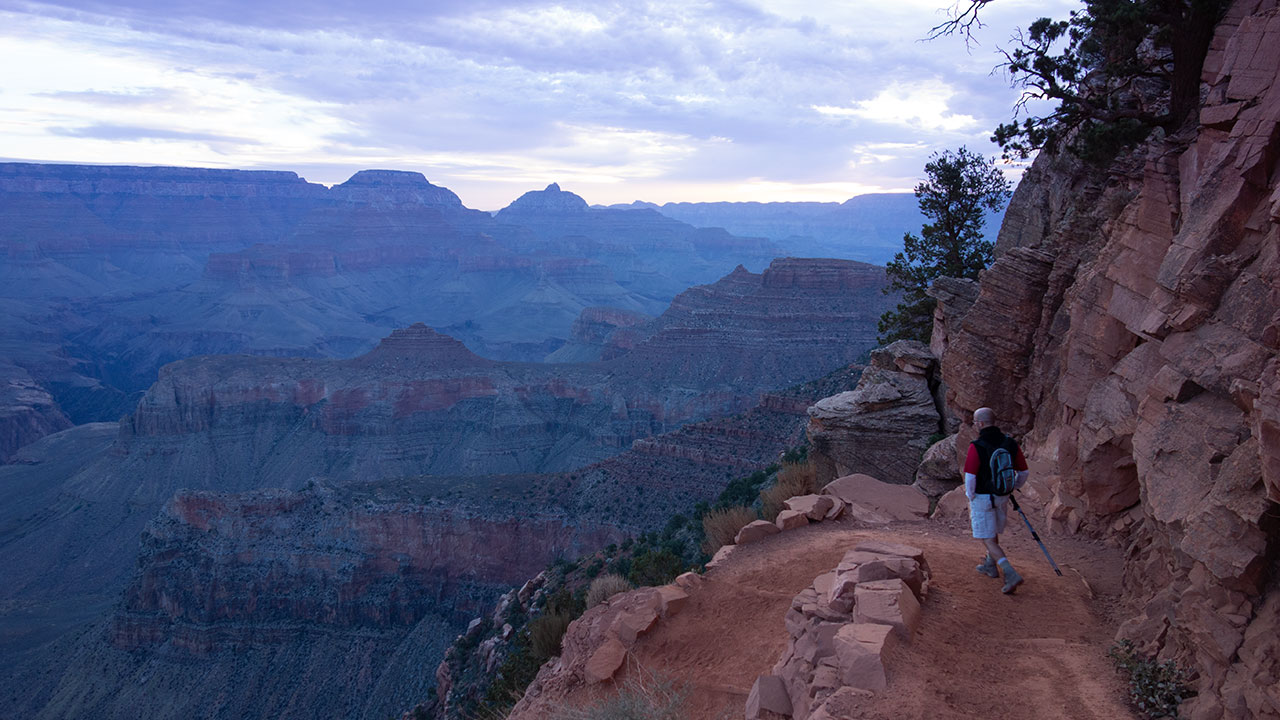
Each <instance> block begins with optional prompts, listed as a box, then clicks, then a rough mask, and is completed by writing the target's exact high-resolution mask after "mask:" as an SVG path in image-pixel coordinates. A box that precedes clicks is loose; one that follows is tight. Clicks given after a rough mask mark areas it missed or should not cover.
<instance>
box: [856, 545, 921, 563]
mask: <svg viewBox="0 0 1280 720" xmlns="http://www.w3.org/2000/svg"><path fill="white" fill-rule="evenodd" d="M853 550H854V552H865V553H873V554H876V555H897V556H898V557H905V558H911V559H912V560H915V561H916V562H917V563H919V564H920V566H921V567H924V568H927V567H928V566H929V564H928V563H927V562H926V561H925V559H924V551H923V550H921V549H920V548H918V547H916V546H915V545H907V544H905V543H895V542H888V541H885V540H863V541H862V542H860V543H858V544H857V545H855V546H853Z"/></svg>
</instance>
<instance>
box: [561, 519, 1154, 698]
mask: <svg viewBox="0 0 1280 720" xmlns="http://www.w3.org/2000/svg"><path fill="white" fill-rule="evenodd" d="M1016 519H1017V516H1016V515H1015V516H1014V517H1012V518H1010V521H1011V523H1012V521H1014V520H1016ZM1010 529H1011V531H1012V532H1011V533H1008V534H1006V536H1005V538H1003V543H1002V544H1003V545H1004V547H1005V549H1006V551H1008V552H1009V555H1010V559H1011V560H1012V561H1013V562H1014V563H1015V565H1016V566H1017V567H1018V569H1019V571H1020V572H1021V573H1022V574H1023V575H1024V576H1025V577H1026V580H1027V582H1026V584H1025V585H1024V586H1023V587H1022V588H1020V589H1019V591H1018V593H1017V594H1016V595H1013V596H1005V595H1002V594H1001V593H1000V582H999V581H998V580H993V579H991V578H987V577H985V576H982V575H979V574H978V573H977V572H975V571H974V569H973V568H974V565H975V563H976V562H977V560H978V559H979V558H980V556H981V554H982V551H981V548H980V546H979V545H978V543H977V542H976V541H974V540H973V539H972V538H970V537H969V536H968V533H967V527H961V526H960V525H958V524H944V523H938V522H924V523H915V524H909V525H898V526H895V527H893V528H892V529H874V528H870V529H869V528H865V527H855V526H854V525H853V524H851V523H839V522H835V523H833V522H828V523H823V524H820V525H811V526H809V527H807V528H803V529H800V530H794V531H791V532H786V533H782V534H780V535H775V536H773V537H771V538H768V539H766V540H764V541H761V542H759V543H755V544H751V545H745V546H743V547H741V548H739V549H738V550H737V551H736V554H735V555H734V556H733V557H732V558H731V559H730V561H729V563H727V564H726V565H724V566H722V567H719V568H717V569H716V570H714V571H712V572H711V573H709V574H708V575H707V582H706V583H705V584H704V585H703V586H702V587H701V588H699V589H698V590H697V591H696V592H695V593H694V594H693V596H692V597H691V598H690V602H689V604H688V606H686V608H685V609H684V610H683V611H682V612H681V613H680V614H678V615H676V616H675V617H672V618H669V619H666V620H663V621H662V622H660V623H659V624H658V626H657V627H656V628H654V630H653V631H651V632H650V633H648V634H647V635H645V636H643V637H642V638H641V639H640V640H639V642H638V643H637V644H636V646H635V648H634V657H633V658H632V660H631V663H632V664H630V665H629V667H628V668H627V669H626V670H624V671H623V672H622V673H620V674H619V676H618V678H617V680H618V682H625V681H626V678H627V677H628V676H636V675H637V674H638V673H641V672H644V673H648V672H656V673H660V674H662V675H665V676H666V677H669V678H672V679H673V680H675V681H677V682H684V683H687V685H688V687H689V688H690V689H691V698H690V705H691V707H690V712H689V717H690V718H691V719H698V720H701V719H704V718H705V719H707V720H711V719H713V718H716V719H718V718H741V717H742V712H743V706H744V704H745V701H746V696H747V693H748V692H749V691H750V689H751V685H752V683H753V682H754V681H755V679H756V677H757V676H758V675H762V674H767V673H769V672H770V670H771V668H772V667H773V665H774V663H775V662H777V660H778V658H779V656H780V655H781V654H782V652H783V651H784V650H785V648H786V643H787V639H788V636H787V632H786V629H785V628H784V626H783V616H784V614H785V612H786V610H787V608H788V607H789V606H790V603H791V598H792V597H793V596H794V595H795V594H796V593H797V592H799V591H800V590H802V589H804V588H805V587H806V586H808V585H809V584H810V583H811V582H812V581H813V579H814V577H816V576H817V575H820V574H821V573H823V572H826V571H827V570H830V569H831V568H833V567H835V565H836V564H837V563H838V562H839V561H840V558H841V557H842V556H843V555H844V553H845V551H847V550H849V549H851V548H852V547H853V546H854V545H855V544H856V543H857V542H859V541H860V540H862V539H868V538H876V539H884V540H891V541H895V542H904V543H908V544H912V545H915V546H917V547H920V548H922V549H923V550H924V552H925V557H926V559H927V560H928V562H929V565H930V567H931V569H932V571H933V581H932V583H931V586H930V591H929V597H928V599H927V600H926V602H925V603H924V614H923V617H922V621H921V623H920V628H919V630H918V632H917V633H916V636H915V637H914V639H913V641H912V642H911V643H910V644H909V645H904V646H901V647H899V648H897V649H896V650H894V651H893V652H892V654H890V655H889V656H888V662H887V667H888V672H889V686H888V688H887V689H886V690H885V691H884V692H882V693H880V694H878V695H876V696H875V697H873V698H870V699H867V700H863V701H861V704H860V705H859V706H858V707H856V708H850V709H849V710H850V712H849V715H850V717H859V718H876V719H881V718H883V719H884V720H888V719H889V718H893V719H895V720H896V719H899V718H930V719H931V720H941V719H945V718H1044V719H1045V720H1058V719H1061V720H1068V719H1070V720H1082V719H1088V718H1097V719H1098V720H1103V719H1106V720H1112V719H1114V718H1131V717H1136V716H1135V715H1134V714H1133V713H1132V712H1131V711H1130V710H1129V709H1128V707H1127V705H1126V703H1125V698H1124V689H1123V683H1122V681H1121V679H1120V677H1119V676H1118V675H1117V674H1116V673H1115V671H1114V670H1113V669H1112V666H1111V664H1110V661H1109V660H1107V658H1106V651H1107V648H1108V647H1109V646H1110V644H1111V642H1112V638H1113V636H1114V632H1115V624H1114V621H1113V620H1112V619H1111V618H1112V617H1113V616H1114V614H1115V603H1116V598H1117V596H1118V594H1119V591H1120V569H1121V567H1122V558H1121V556H1120V554H1119V552H1118V551H1116V550H1113V549H1109V548H1105V547H1103V546H1100V545H1096V544H1093V543H1090V542H1087V541H1082V540H1078V539H1074V538H1050V540H1049V543H1050V548H1051V552H1053V553H1054V558H1055V559H1056V560H1057V561H1058V563H1059V565H1060V566H1061V567H1062V568H1063V572H1064V577H1061V578H1059V577H1056V576H1055V575H1054V574H1053V571H1052V569H1051V568H1050V567H1049V565H1048V563H1047V562H1046V561H1045V559H1044V556H1043V555H1041V553H1040V550H1039V548H1038V547H1037V546H1036V545H1035V543H1034V541H1032V539H1031V538H1030V536H1029V535H1028V533H1027V532H1026V528H1025V527H1024V526H1021V525H1020V526H1019V527H1017V528H1013V527H1012V525H1011V526H1010ZM1082 577H1083V578H1084V579H1087V582H1088V585H1086V583H1085V581H1084V580H1082ZM637 668H643V669H644V670H643V671H641V670H638V669H637ZM587 699H588V698H587V697H585V696H579V697H576V698H571V702H573V703H575V704H576V702H583V701H586V700H587Z"/></svg>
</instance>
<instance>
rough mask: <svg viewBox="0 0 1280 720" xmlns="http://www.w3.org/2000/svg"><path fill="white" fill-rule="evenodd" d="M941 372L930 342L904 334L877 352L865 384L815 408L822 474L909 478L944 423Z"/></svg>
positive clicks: (812, 435) (813, 436)
mask: <svg viewBox="0 0 1280 720" xmlns="http://www.w3.org/2000/svg"><path fill="white" fill-rule="evenodd" d="M937 375H938V361H937V359H936V358H935V357H934V356H933V353H931V352H930V351H929V349H928V348H927V347H925V346H924V345H923V344H921V343H918V342H914V341H910V340H899V341H898V342H895V343H893V344H892V345H889V346H887V347H884V348H880V349H878V350H875V351H873V352H872V353H871V365H870V367H868V368H867V369H866V371H864V372H863V373H862V378H861V380H859V382H858V387H857V388H855V389H853V390H851V391H849V392H844V393H841V394H839V395H833V396H831V397H827V398H823V399H822V400H821V401H819V402H818V403H817V404H816V405H814V406H813V407H811V408H809V427H808V430H807V433H808V436H809V443H810V445H811V446H812V448H813V449H812V451H811V455H812V458H813V462H814V464H815V466H816V467H817V470H818V481H819V482H822V483H825V482H829V481H831V480H834V479H835V478H837V477H842V476H845V475H850V474H853V473H863V474H866V475H872V476H874V477H878V478H881V479H883V480H884V481H886V482H891V483H897V484H902V485H909V484H910V483H911V482H912V481H913V480H914V479H915V476H916V469H917V467H918V466H919V465H920V459H921V456H922V455H923V454H924V452H925V450H927V449H928V448H929V437H930V436H932V435H935V434H937V433H938V432H940V431H941V430H943V429H944V425H945V423H944V421H943V419H942V413H941V412H940V401H941V398H940V397H939V395H938V393H939V390H940V387H941V386H940V383H939V379H938V377H937Z"/></svg>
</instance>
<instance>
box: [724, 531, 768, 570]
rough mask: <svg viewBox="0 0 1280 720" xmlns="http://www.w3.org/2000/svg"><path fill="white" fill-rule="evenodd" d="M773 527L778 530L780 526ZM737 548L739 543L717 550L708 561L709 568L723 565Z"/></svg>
mask: <svg viewBox="0 0 1280 720" xmlns="http://www.w3.org/2000/svg"><path fill="white" fill-rule="evenodd" d="M769 524H770V525H773V523H769ZM773 529H774V530H775V531H777V529H778V528H777V527H774V528H773ZM737 550H738V546H737V545H725V546H723V547H721V548H720V549H719V550H717V551H716V554H715V555H714V556H712V558H711V561H710V562H708V563H707V569H708V570H711V569H713V568H717V567H719V566H720V565H723V564H724V563H725V562H726V561H728V559H729V556H730V555H732V554H733V553H735V552H736V551H737Z"/></svg>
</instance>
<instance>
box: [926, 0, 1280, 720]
mask: <svg viewBox="0 0 1280 720" xmlns="http://www.w3.org/2000/svg"><path fill="white" fill-rule="evenodd" d="M1277 34H1280V9H1277V8H1276V7H1275V3H1273V2H1269V1H1268V2H1256V1H1252V0H1251V1H1249V2H1237V3H1235V4H1234V5H1233V6H1232V8H1231V10H1230V12H1229V13H1228V16H1227V18H1226V19H1225V20H1224V21H1223V22H1222V23H1221V25H1220V26H1219V27H1218V28H1217V31H1216V35H1215V38H1214V41H1213V45H1212V47H1211V49H1210V52H1209V56H1208V58H1207V59H1206V62H1205V66H1204V72H1203V76H1202V96H1203V97H1204V103H1203V107H1202V108H1201V111H1200V113H1199V117H1198V118H1195V119H1194V120H1193V121H1192V122H1189V123H1188V125H1187V126H1186V127H1184V128H1183V129H1182V130H1181V131H1179V132H1178V133H1176V134H1172V135H1168V136H1166V135H1164V134H1163V133H1161V132H1156V133H1154V134H1153V135H1152V136H1151V137H1150V138H1149V139H1148V140H1147V141H1146V142H1145V143H1144V144H1142V145H1141V146H1140V147H1139V148H1138V149H1137V150H1135V151H1133V152H1132V153H1129V154H1126V155H1124V156H1122V157H1121V158H1119V159H1118V160H1117V161H1116V162H1115V163H1114V164H1113V165H1112V166H1111V167H1110V168H1109V170H1107V171H1105V172H1103V171H1096V170H1091V169H1089V168H1085V167H1081V166H1080V165H1078V164H1077V163H1076V162H1074V161H1073V160H1072V159H1070V158H1068V157H1065V156H1059V157H1054V156H1050V155H1047V154H1046V155H1043V156H1042V157H1040V158H1039V159H1038V160H1037V161H1036V163H1035V165H1034V166H1033V168H1032V169H1031V170H1030V171H1028V173H1027V175H1026V176H1025V178H1024V180H1023V182H1022V184H1021V185H1020V186H1019V188H1018V190H1017V192H1016V193H1015V197H1014V199H1013V203H1012V205H1011V207H1010V209H1009V212H1008V214H1007V216H1006V221H1005V225H1004V227H1003V229H1002V231H1001V235H1000V241H999V243H998V246H997V254H998V258H997V260H996V262H995V263H994V264H993V265H992V267H991V268H989V269H988V270H987V271H986V272H985V273H984V275H983V276H982V278H981V289H980V293H979V294H978V296H977V298H976V299H974V300H973V301H972V304H971V306H970V307H969V308H968V309H967V310H966V309H965V307H964V306H965V305H966V304H967V301H966V300H965V299H963V298H961V299H960V300H959V301H958V302H957V301H956V299H955V298H945V297H944V298H942V299H941V305H942V313H941V318H940V320H941V322H940V323H939V325H938V326H937V327H939V329H940V330H941V331H942V335H943V336H944V337H945V342H946V348H945V351H944V352H943V355H942V371H943V375H944V377H945V378H946V382H947V385H948V402H949V404H950V405H951V407H952V409H953V410H954V411H955V412H956V413H957V414H958V415H960V416H961V417H962V418H963V419H965V420H966V421H969V420H971V417H972V412H973V410H974V409H976V408H977V407H980V406H983V405H987V406H990V407H992V408H994V409H995V410H996V413H997V416H998V417H999V419H1000V422H1001V425H1002V426H1003V427H1004V428H1005V429H1006V430H1007V431H1011V432H1012V433H1013V434H1015V435H1019V436H1025V437H1026V444H1027V446H1028V447H1029V448H1030V449H1031V451H1032V456H1033V462H1035V461H1039V462H1040V463H1041V465H1042V466H1043V467H1046V468H1052V471H1053V472H1054V473H1056V475H1055V476H1054V477H1053V478H1051V482H1052V486H1053V487H1054V488H1055V490H1054V495H1053V497H1052V499H1051V500H1050V501H1049V503H1048V505H1047V507H1046V509H1045V511H1046V514H1047V519H1048V522H1049V526H1050V528H1051V529H1053V530H1055V531H1058V532H1087V533H1090V534H1095V535H1099V536H1102V537H1106V538H1108V539H1110V540H1111V541H1113V542H1117V543H1123V544H1125V546H1126V547H1127V548H1128V565H1127V568H1126V592H1127V597H1128V600H1129V601H1130V603H1131V612H1132V616H1131V618H1130V620H1129V621H1128V622H1126V623H1125V624H1124V626H1123V627H1122V629H1121V635H1123V636H1125V637H1130V638H1133V639H1134V640H1136V641H1137V643H1138V645H1139V647H1140V649H1142V650H1143V651H1146V652H1151V653H1158V654H1159V656H1160V657H1162V658H1172V659H1176V660H1178V661H1179V662H1182V663H1184V664H1186V665H1188V666H1190V667H1191V668H1192V669H1193V670H1194V672H1195V674H1196V682H1195V684H1196V687H1197V689H1198V690H1199V693H1200V694H1199V696H1198V697H1196V698H1195V699H1193V700H1191V701H1189V704H1188V705H1187V706H1185V707H1184V711H1185V713H1186V716H1188V717H1193V718H1197V719H1201V718H1203V719H1205V720H1208V719H1211V718H1220V717H1231V718H1242V717H1260V718H1261V717H1280V689H1278V688H1280V685H1278V684H1277V683H1276V679H1277V678H1278V677H1280V641H1278V640H1277V635H1276V634H1275V632H1274V630H1275V627H1276V625H1277V616H1276V612H1277V602H1276V595H1277V593H1280V587H1277V579H1278V574H1277V567H1276V557H1277V551H1278V547H1280V527H1278V522H1280V508H1278V506H1277V503H1278V502H1280V463H1277V455H1278V452H1277V450H1276V448H1277V447H1280V445H1277V440H1278V439H1280V438H1278V437H1277V427H1278V426H1277V424H1276V418H1277V407H1278V406H1277V397H1278V394H1277V386H1278V385H1280V353H1278V350H1280V200H1278V198H1280V190H1277V187H1278V186H1280V182H1278V181H1277V180H1276V171H1277V161H1278V159H1280V84H1278V83H1275V82H1274V81H1275V78H1276V77H1277V72H1278V71H1280V53H1277V52H1276V51H1275V44H1274V43H1273V42H1271V39H1272V38H1274V37H1275V36H1276V35H1277ZM956 297H959V296H956ZM935 336H936V335H935ZM972 437H973V431H972V428H971V427H970V426H969V425H967V424H966V425H965V426H964V427H963V428H962V429H961V433H960V437H959V439H958V442H957V449H958V451H959V452H963V449H964V448H965V447H966V446H967V444H968V441H969V440H970V439H971V438H972ZM1135 520H1136V521H1135Z"/></svg>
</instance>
